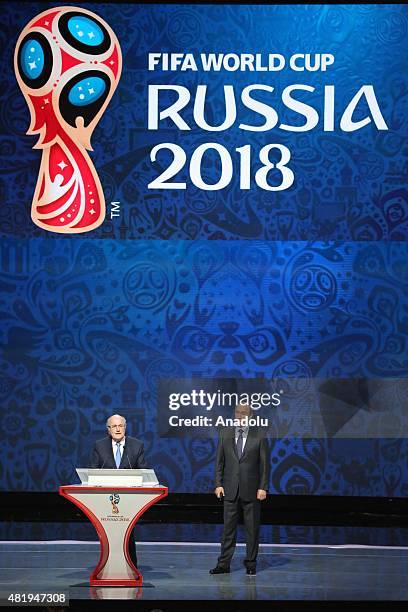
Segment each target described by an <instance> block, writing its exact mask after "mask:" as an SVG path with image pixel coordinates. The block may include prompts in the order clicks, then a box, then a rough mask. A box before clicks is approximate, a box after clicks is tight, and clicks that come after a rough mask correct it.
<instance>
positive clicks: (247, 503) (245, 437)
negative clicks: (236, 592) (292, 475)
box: [210, 404, 269, 576]
mask: <svg viewBox="0 0 408 612" xmlns="http://www.w3.org/2000/svg"><path fill="white" fill-rule="evenodd" d="M251 414H252V410H251V408H250V406H247V405H243V404H239V405H238V406H237V407H236V408H235V419H236V420H237V421H239V425H238V426H236V427H223V428H221V429H220V433H219V439H218V447H217V456H216V461H215V494H216V496H217V497H218V498H219V499H221V498H224V531H223V535H222V540H221V554H220V556H219V557H218V563H217V565H216V567H214V568H213V569H211V570H210V574H228V573H229V571H230V563H231V559H232V555H233V554H234V550H235V544H236V541H237V527H238V518H239V512H240V509H242V513H243V518H244V525H245V533H246V558H245V561H244V564H245V566H246V573H247V574H248V575H249V576H255V575H256V559H257V555H258V547H259V526H260V517H261V501H263V500H264V499H266V493H267V489H268V482H269V445H268V442H267V440H266V438H265V436H264V435H263V432H262V430H261V429H260V428H259V427H249V426H248V420H249V418H250V417H251Z"/></svg>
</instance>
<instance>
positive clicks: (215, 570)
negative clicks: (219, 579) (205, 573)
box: [210, 565, 230, 574]
mask: <svg viewBox="0 0 408 612" xmlns="http://www.w3.org/2000/svg"><path fill="white" fill-rule="evenodd" d="M229 573H230V568H229V567H220V566H219V565H217V567H213V569H210V574H229Z"/></svg>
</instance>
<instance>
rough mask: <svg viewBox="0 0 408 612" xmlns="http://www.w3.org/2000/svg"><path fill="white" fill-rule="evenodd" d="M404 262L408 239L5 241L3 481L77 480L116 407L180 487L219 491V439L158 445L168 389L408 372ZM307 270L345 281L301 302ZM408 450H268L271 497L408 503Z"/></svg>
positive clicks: (382, 442) (166, 477) (354, 445)
mask: <svg viewBox="0 0 408 612" xmlns="http://www.w3.org/2000/svg"><path fill="white" fill-rule="evenodd" d="M407 260H408V245H407V244H405V243H401V242H395V243H378V242H377V243H364V242H361V243H357V242H356V243H340V242H339V243H322V242H316V243H305V242H291V243H288V242H269V243H268V242H248V241H243V242H233V243H227V242H212V241H195V242H192V241H158V242H153V241H137V242H134V241H115V240H101V241H95V240H86V239H83V240H78V239H76V240H71V239H59V240H54V239H40V240H38V239H37V240H29V241H28V240H20V239H14V238H13V239H5V240H3V242H2V245H1V266H0V268H1V276H0V280H1V289H2V294H1V299H0V317H1V322H2V324H1V330H2V331H1V349H0V372H1V377H0V401H1V402H2V405H3V406H4V410H3V413H2V427H1V428H0V432H1V433H0V435H1V442H2V443H1V445H0V449H1V450H0V453H1V454H0V457H1V459H0V475H1V482H2V487H3V488H4V489H14V488H18V489H45V490H54V489H55V488H56V487H57V486H58V484H59V483H61V482H70V481H72V480H73V479H74V478H75V473H74V468H75V466H81V465H82V466H83V465H86V463H87V460H88V454H89V452H90V448H91V445H92V443H93V440H94V439H97V438H98V437H101V436H103V435H104V433H105V420H106V417H107V415H109V414H111V413H112V412H121V413H124V414H125V415H126V417H127V419H128V423H129V429H130V431H131V433H132V434H133V435H137V436H140V437H141V438H142V439H143V440H144V442H145V445H146V453H147V456H148V458H149V464H150V465H152V466H154V467H155V469H156V471H157V473H158V475H159V478H160V480H161V481H163V482H165V483H167V484H168V485H169V487H170V488H171V490H172V491H191V492H196V491H201V492H210V491H211V490H212V487H213V460H214V453H215V440H213V439H197V438H186V439H183V440H174V439H172V440H167V439H163V438H160V437H159V436H158V434H157V427H156V418H157V383H158V381H159V380H160V379H162V378H189V377H201V378H213V377H225V378H256V377H261V378H263V377H265V378H268V377H269V378H271V377H276V376H280V377H283V378H284V377H287V376H297V377H301V378H303V379H304V385H305V387H304V388H303V389H299V392H300V393H301V392H302V391H304V390H305V389H307V385H308V379H309V380H310V378H311V377H321V378H349V379H353V378H368V379H371V378H373V379H374V378H387V377H401V378H407V377H408V376H407V375H408V360H407V348H406V327H407V295H406V289H405V288H406V284H407V273H408V271H407V264H406V262H407ZM307 264H309V269H310V270H313V269H314V268H318V270H319V274H321V276H322V278H326V277H327V278H332V279H335V282H332V283H331V284H328V283H319V282H317V281H316V278H317V277H316V276H314V277H313V279H314V280H313V283H311V284H310V283H309V284H308V287H310V295H311V296H313V299H311V300H301V299H299V294H298V292H297V290H296V284H295V286H294V285H293V283H292V282H291V281H292V278H293V277H296V271H298V270H302V269H304V268H305V266H306V265H307ZM302 274H303V272H302ZM328 288H329V291H328ZM308 295H309V294H308ZM316 296H318V297H319V299H317V298H316ZM398 389H399V392H400V393H402V394H405V397H402V396H401V398H399V401H401V402H403V401H404V400H405V402H406V400H407V396H406V393H407V392H408V387H407V386H405V387H404V386H399V387H398ZM407 452H408V445H407V441H406V440H402V439H377V440H370V439H369V440H353V441H351V440H350V441H348V440H314V439H309V440H296V439H282V440H277V441H273V443H272V465H273V469H272V471H271V483H270V490H271V491H272V492H276V493H288V494H290V493H296V494H302V493H307V494H319V493H320V494H329V493H330V494H346V495H386V496H392V495H406V494H407V492H408V472H407V468H406V466H407Z"/></svg>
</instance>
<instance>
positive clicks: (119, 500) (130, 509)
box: [59, 470, 168, 587]
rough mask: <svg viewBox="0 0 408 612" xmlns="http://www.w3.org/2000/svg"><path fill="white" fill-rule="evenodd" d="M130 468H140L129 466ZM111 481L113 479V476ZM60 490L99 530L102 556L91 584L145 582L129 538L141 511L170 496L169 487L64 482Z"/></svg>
mask: <svg viewBox="0 0 408 612" xmlns="http://www.w3.org/2000/svg"><path fill="white" fill-rule="evenodd" d="M99 471H100V472H104V470H99ZM122 471H123V470H121V472H122ZM131 471H133V472H139V470H127V472H128V473H129V472H131ZM120 480H121V478H118V481H120ZM101 482H103V478H102V479H101ZM109 482H110V483H112V477H110V479H109ZM59 493H60V495H62V496H63V497H65V498H66V499H68V500H69V501H71V502H72V503H73V504H75V505H76V506H77V507H78V508H80V510H82V512H83V513H84V514H85V515H86V516H87V517H88V519H89V520H90V521H91V523H92V524H93V526H94V527H95V529H96V532H97V534H98V537H99V541H100V545H101V550H100V558H99V562H98V564H97V566H96V568H95V569H94V570H93V572H92V574H91V576H90V585H91V586H128V587H131V586H139V587H140V586H142V584H143V576H142V574H141V573H140V571H139V569H138V568H137V567H135V566H134V564H133V563H132V560H131V559H130V557H129V553H128V544H129V538H130V537H131V535H132V530H133V527H134V526H135V524H136V523H137V521H138V520H139V518H140V517H141V516H142V514H144V512H146V510H148V508H150V506H152V505H153V504H155V503H157V502H158V501H159V500H160V499H163V498H164V497H166V496H167V494H168V489H167V487H162V486H156V485H155V486H144V485H143V484H142V485H141V486H124V485H118V486H103V485H102V486H98V485H95V484H92V485H89V484H81V485H63V486H61V487H60V488H59Z"/></svg>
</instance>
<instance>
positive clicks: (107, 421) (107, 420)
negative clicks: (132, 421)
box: [106, 414, 126, 427]
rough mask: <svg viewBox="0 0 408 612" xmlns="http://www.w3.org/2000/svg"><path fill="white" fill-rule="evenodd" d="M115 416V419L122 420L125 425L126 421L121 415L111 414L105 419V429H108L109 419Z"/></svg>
mask: <svg viewBox="0 0 408 612" xmlns="http://www.w3.org/2000/svg"><path fill="white" fill-rule="evenodd" d="M115 416H116V417H120V418H121V419H123V424H124V425H126V419H125V417H124V416H122V415H121V414H111V415H110V417H108V418H107V419H106V427H109V421H110V419H111V418H112V417H115Z"/></svg>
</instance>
